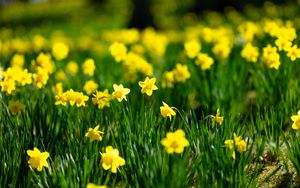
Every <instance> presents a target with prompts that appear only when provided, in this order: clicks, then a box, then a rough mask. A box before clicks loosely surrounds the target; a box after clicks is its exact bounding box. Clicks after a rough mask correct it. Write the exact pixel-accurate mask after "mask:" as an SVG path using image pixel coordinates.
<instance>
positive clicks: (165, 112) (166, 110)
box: [160, 102, 176, 120]
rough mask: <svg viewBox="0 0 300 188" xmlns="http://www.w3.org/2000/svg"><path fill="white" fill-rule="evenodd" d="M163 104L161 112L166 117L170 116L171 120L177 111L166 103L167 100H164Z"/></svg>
mask: <svg viewBox="0 0 300 188" xmlns="http://www.w3.org/2000/svg"><path fill="white" fill-rule="evenodd" d="M162 103H163V106H161V107H160V113H161V115H162V116H163V117H164V118H165V117H169V118H170V120H171V118H172V116H175V115H176V113H175V111H174V110H173V109H172V108H170V107H169V105H168V104H166V103H165V102H162Z"/></svg>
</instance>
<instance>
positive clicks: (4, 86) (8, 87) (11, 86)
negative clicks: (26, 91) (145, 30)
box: [0, 79, 16, 94]
mask: <svg viewBox="0 0 300 188" xmlns="http://www.w3.org/2000/svg"><path fill="white" fill-rule="evenodd" d="M0 86H1V91H2V92H6V93H7V94H12V92H13V91H15V90H16V82H15V81H14V80H12V79H5V80H3V81H1V82H0Z"/></svg>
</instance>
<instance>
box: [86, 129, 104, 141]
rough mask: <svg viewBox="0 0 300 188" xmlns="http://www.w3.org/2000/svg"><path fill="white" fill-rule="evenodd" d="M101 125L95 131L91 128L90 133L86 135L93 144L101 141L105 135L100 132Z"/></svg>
mask: <svg viewBox="0 0 300 188" xmlns="http://www.w3.org/2000/svg"><path fill="white" fill-rule="evenodd" d="M98 129H99V125H97V126H96V127H95V128H94V129H93V128H89V130H88V132H86V133H85V137H86V138H89V139H90V142H93V141H94V140H98V141H101V140H102V135H103V134H104V132H103V131H98Z"/></svg>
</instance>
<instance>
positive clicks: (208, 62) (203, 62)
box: [195, 53, 214, 70]
mask: <svg viewBox="0 0 300 188" xmlns="http://www.w3.org/2000/svg"><path fill="white" fill-rule="evenodd" d="M195 63H196V65H198V66H199V67H200V68H201V70H209V69H210V68H211V66H212V64H214V59H213V58H211V57H209V56H208V55H207V54H204V53H199V54H198V55H197V59H196V61H195Z"/></svg>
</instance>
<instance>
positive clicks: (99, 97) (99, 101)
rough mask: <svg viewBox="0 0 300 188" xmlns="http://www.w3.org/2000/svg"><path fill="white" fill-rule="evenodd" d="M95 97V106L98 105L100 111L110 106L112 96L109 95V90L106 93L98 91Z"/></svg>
mask: <svg viewBox="0 0 300 188" xmlns="http://www.w3.org/2000/svg"><path fill="white" fill-rule="evenodd" d="M93 96H94V98H93V99H92V101H93V104H95V105H97V106H98V108H99V109H103V108H104V107H105V106H107V107H109V106H110V101H111V95H110V94H109V93H108V90H107V89H105V90H104V91H96V93H95V94H94V95H93Z"/></svg>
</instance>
